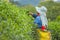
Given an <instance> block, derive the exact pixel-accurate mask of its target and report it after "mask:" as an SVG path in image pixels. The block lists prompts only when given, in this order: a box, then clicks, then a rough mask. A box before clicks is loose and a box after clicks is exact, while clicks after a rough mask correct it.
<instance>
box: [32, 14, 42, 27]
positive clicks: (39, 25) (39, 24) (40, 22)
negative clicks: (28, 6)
mask: <svg viewBox="0 0 60 40" xmlns="http://www.w3.org/2000/svg"><path fill="white" fill-rule="evenodd" d="M32 16H33V17H34V18H35V19H34V23H35V24H37V25H38V28H41V27H42V21H41V17H40V16H37V15H36V14H33V15H32Z"/></svg>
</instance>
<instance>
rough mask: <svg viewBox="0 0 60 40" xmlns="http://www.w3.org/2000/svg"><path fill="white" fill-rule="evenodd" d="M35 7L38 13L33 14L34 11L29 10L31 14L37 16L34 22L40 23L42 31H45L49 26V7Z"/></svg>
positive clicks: (39, 26)
mask: <svg viewBox="0 0 60 40" xmlns="http://www.w3.org/2000/svg"><path fill="white" fill-rule="evenodd" d="M35 8H36V11H37V14H33V13H32V12H29V14H30V15H32V16H33V17H34V18H35V20H34V23H35V24H37V25H38V28H40V29H41V30H42V31H45V30H46V27H47V18H46V12H47V8H46V7H44V6H42V7H35Z"/></svg>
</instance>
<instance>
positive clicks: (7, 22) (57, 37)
mask: <svg viewBox="0 0 60 40" xmlns="http://www.w3.org/2000/svg"><path fill="white" fill-rule="evenodd" d="M47 3H48V4H49V3H51V4H50V5H48V4H47ZM41 5H45V6H46V7H47V8H48V12H47V17H48V21H49V23H48V24H49V25H48V30H50V31H51V33H52V40H60V3H54V2H45V3H41ZM28 9H29V8H24V7H17V6H15V5H13V4H11V3H8V2H5V1H0V40H36V39H37V37H35V36H36V34H35V31H34V28H36V25H34V23H33V18H32V17H31V16H28V13H27V11H28ZM31 9H32V8H31ZM31 9H29V11H30V10H31ZM32 11H33V12H34V11H35V10H34V8H33V10H32Z"/></svg>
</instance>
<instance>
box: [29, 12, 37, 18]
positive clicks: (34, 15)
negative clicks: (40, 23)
mask: <svg viewBox="0 0 60 40" xmlns="http://www.w3.org/2000/svg"><path fill="white" fill-rule="evenodd" d="M29 14H30V15H32V16H33V17H34V18H36V17H37V15H36V14H33V13H32V12H29Z"/></svg>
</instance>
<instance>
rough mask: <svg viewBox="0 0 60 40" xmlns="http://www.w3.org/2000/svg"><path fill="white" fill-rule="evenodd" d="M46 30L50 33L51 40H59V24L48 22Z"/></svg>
mask: <svg viewBox="0 0 60 40" xmlns="http://www.w3.org/2000/svg"><path fill="white" fill-rule="evenodd" d="M48 29H49V30H50V31H51V33H52V40H60V22H57V21H51V22H49V26H48Z"/></svg>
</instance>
